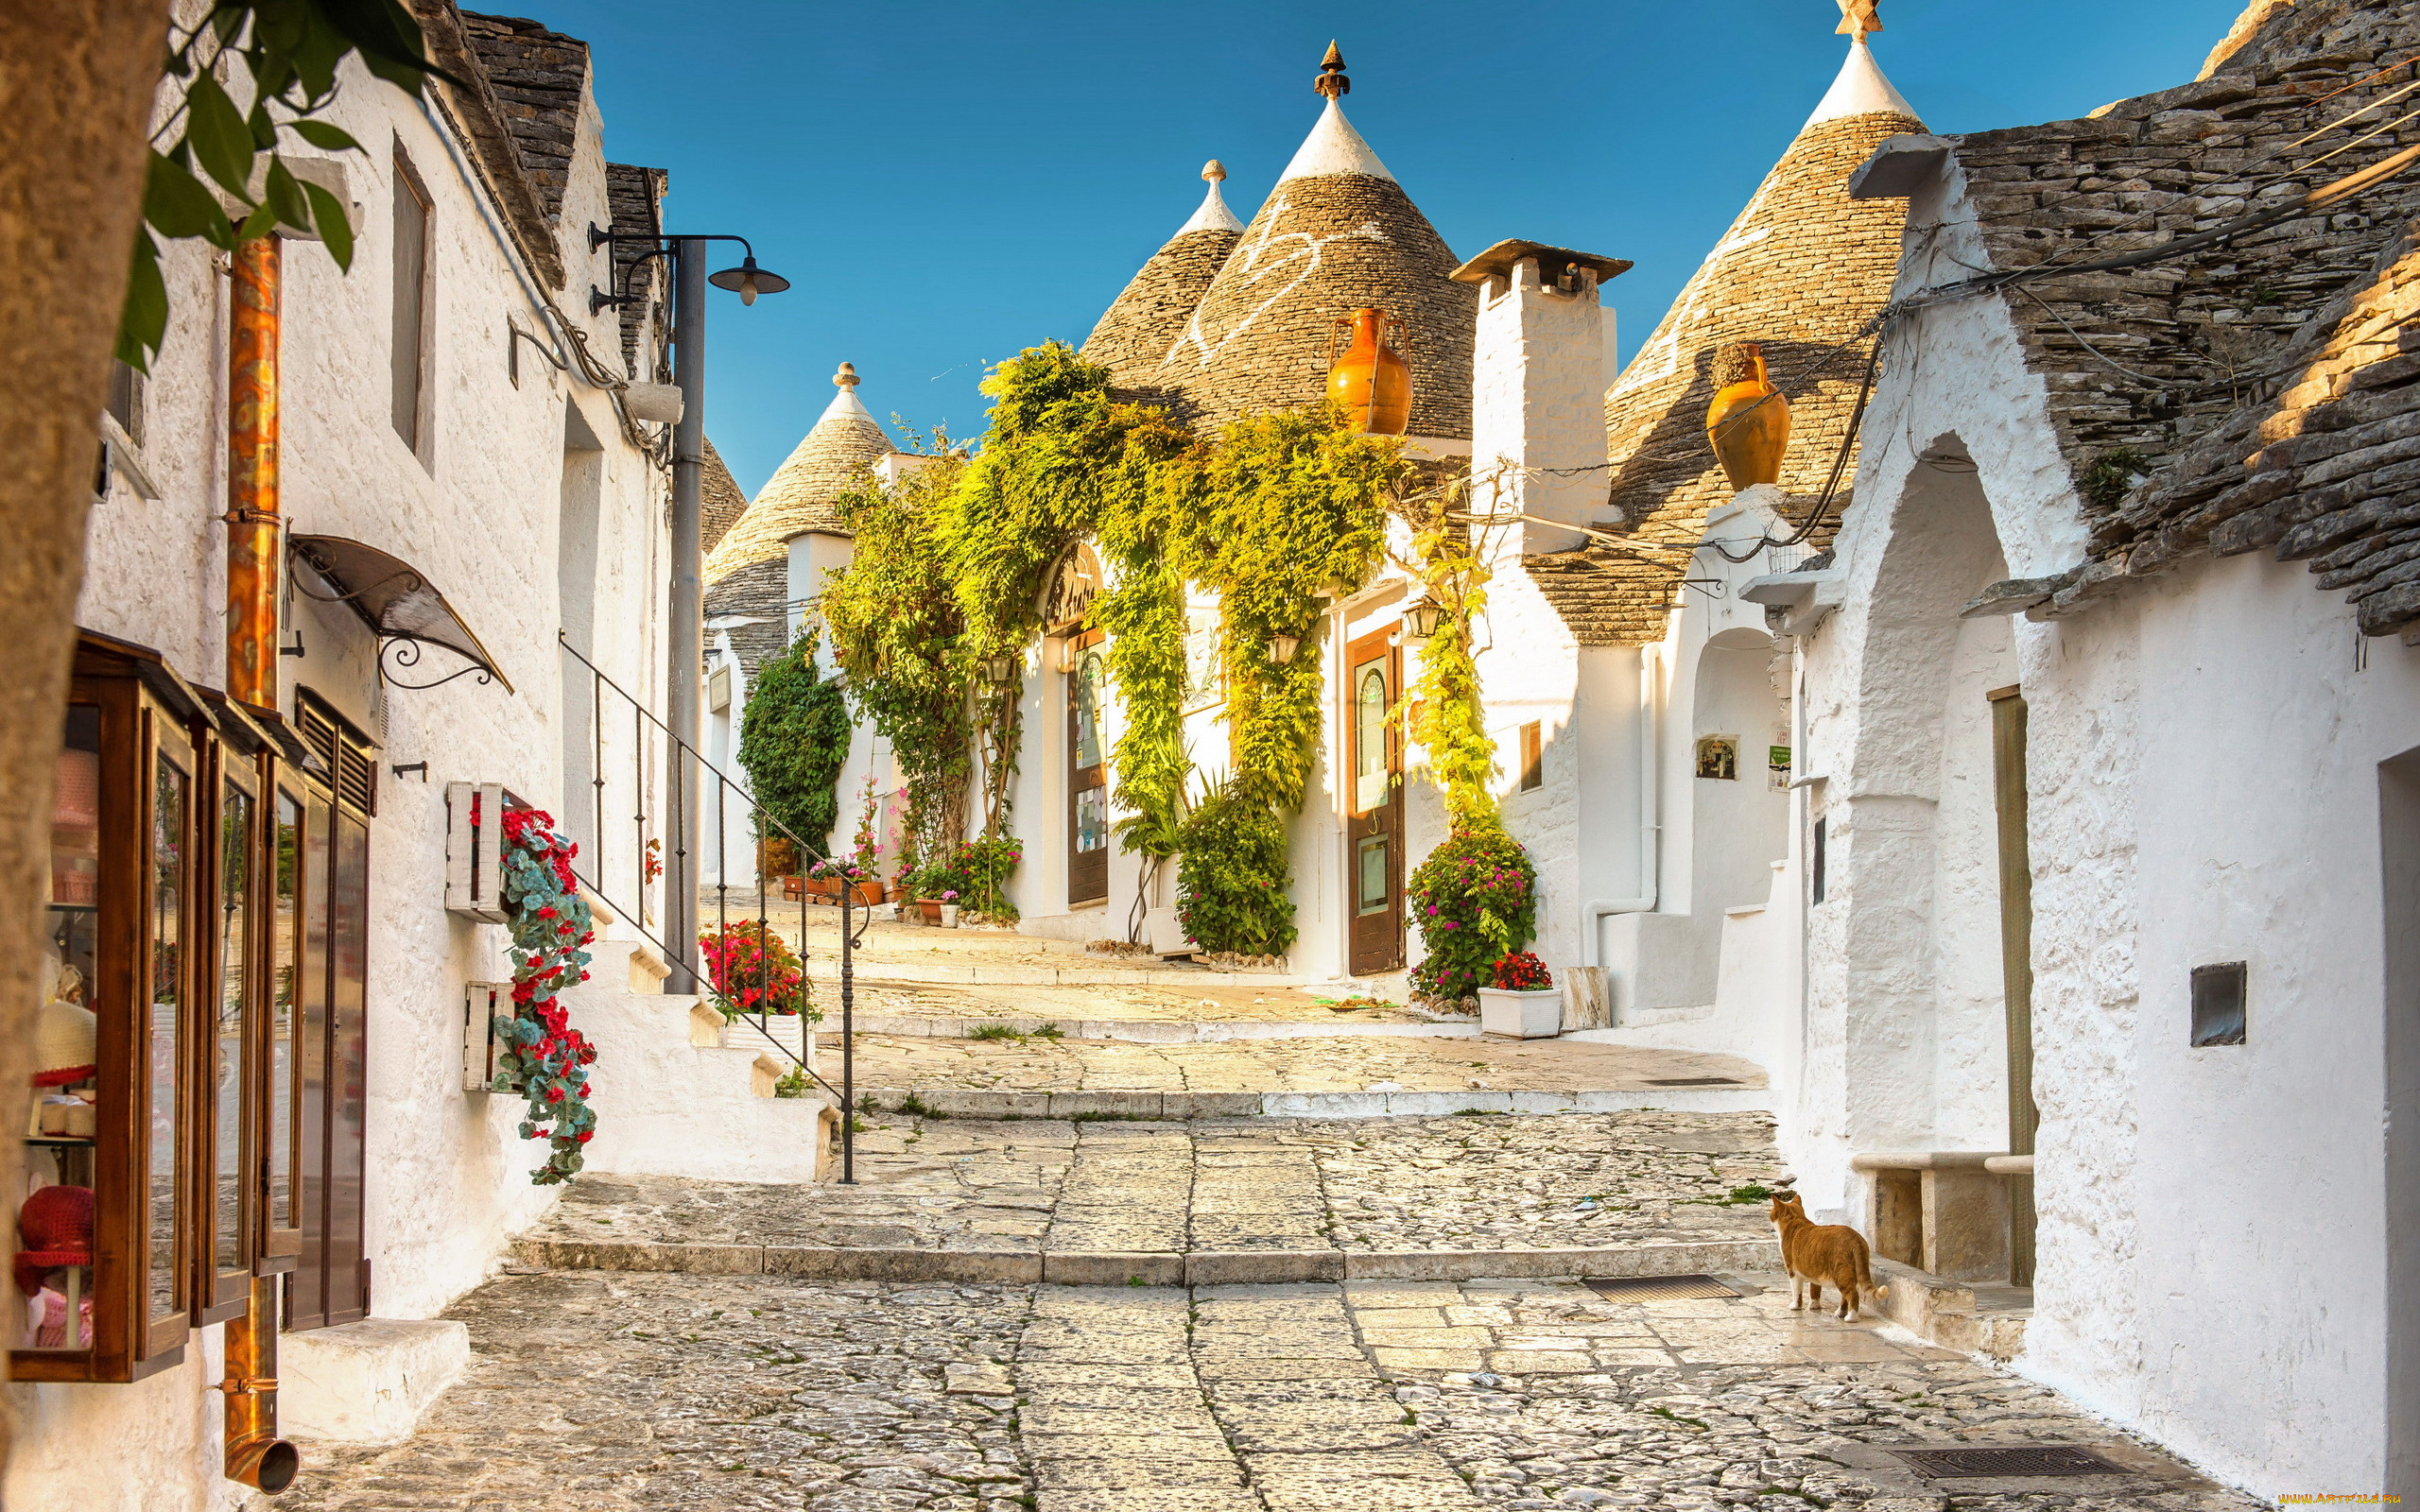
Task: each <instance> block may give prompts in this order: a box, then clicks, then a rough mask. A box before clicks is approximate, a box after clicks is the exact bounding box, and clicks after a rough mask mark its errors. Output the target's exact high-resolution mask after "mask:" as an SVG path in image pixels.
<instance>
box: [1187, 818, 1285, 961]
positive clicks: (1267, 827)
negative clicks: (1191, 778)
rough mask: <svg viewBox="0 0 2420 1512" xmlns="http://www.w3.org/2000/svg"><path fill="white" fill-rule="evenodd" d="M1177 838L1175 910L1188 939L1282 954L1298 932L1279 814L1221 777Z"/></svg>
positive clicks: (1215, 947) (1244, 951) (1211, 947)
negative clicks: (1179, 845) (1178, 847)
mask: <svg viewBox="0 0 2420 1512" xmlns="http://www.w3.org/2000/svg"><path fill="white" fill-rule="evenodd" d="M1178 838H1179V840H1180V841H1181V843H1182V847H1183V850H1182V852H1181V854H1180V855H1179V858H1178V860H1177V871H1176V917H1177V919H1178V921H1179V922H1181V923H1182V924H1184V932H1185V934H1186V935H1188V936H1191V937H1192V939H1193V942H1194V943H1195V944H1197V945H1199V946H1201V948H1202V949H1203V950H1205V951H1224V952H1230V953H1233V954H1237V955H1279V954H1284V953H1285V950H1286V947H1288V945H1291V944H1293V943H1294V933H1295V932H1294V900H1293V894H1292V892H1291V887H1292V884H1293V876H1292V873H1291V871H1290V870H1289V868H1288V867H1287V864H1286V849H1287V847H1286V821H1285V819H1284V817H1283V816H1280V815H1278V814H1277V813H1276V812H1274V811H1273V810H1271V808H1270V807H1269V806H1268V805H1267V804H1266V803H1256V802H1253V801H1252V800H1251V799H1248V798H1246V797H1244V796H1243V795H1242V794H1241V793H1240V792H1239V791H1238V790H1237V789H1236V788H1235V787H1234V786H1233V785H1231V784H1229V783H1226V782H1221V783H1219V785H1218V786H1216V787H1214V788H1212V789H1211V790H1210V791H1209V793H1208V794H1207V795H1205V796H1204V797H1203V798H1202V799H1201V802H1200V803H1198V804H1196V805H1195V806H1194V810H1193V812H1192V813H1191V814H1190V815H1188V816H1186V817H1185V820H1184V824H1183V826H1182V827H1181V828H1180V829H1179V831H1178Z"/></svg>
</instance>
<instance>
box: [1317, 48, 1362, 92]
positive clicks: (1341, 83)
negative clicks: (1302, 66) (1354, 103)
mask: <svg viewBox="0 0 2420 1512" xmlns="http://www.w3.org/2000/svg"><path fill="white" fill-rule="evenodd" d="M1311 88H1312V90H1313V91H1314V92H1316V93H1318V94H1324V95H1326V96H1327V97H1328V98H1329V99H1331V100H1334V99H1340V98H1341V97H1343V96H1344V95H1347V94H1352V93H1353V80H1351V79H1349V78H1347V77H1344V54H1342V53H1341V52H1339V51H1338V50H1337V46H1336V43H1335V41H1334V40H1333V39H1331V40H1330V41H1329V42H1328V44H1327V56H1326V57H1324V58H1322V59H1321V60H1320V77H1319V78H1318V79H1317V80H1316V81H1314V82H1313V83H1312V85H1311Z"/></svg>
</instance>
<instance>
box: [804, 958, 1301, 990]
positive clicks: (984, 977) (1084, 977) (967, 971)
mask: <svg viewBox="0 0 2420 1512" xmlns="http://www.w3.org/2000/svg"><path fill="white" fill-rule="evenodd" d="M807 974H808V975H809V976H811V977H813V978H814V979H815V981H816V983H817V985H818V986H819V987H823V988H832V989H833V990H835V991H837V990H838V988H839V983H840V964H839V962H838V960H836V959H834V958H833V954H832V953H831V951H830V950H828V949H824V950H820V951H818V952H817V954H816V955H815V957H814V959H813V961H812V962H811V963H810V964H809V966H808V970H807ZM850 974H851V975H853V976H854V977H855V978H856V980H858V981H860V982H880V983H882V984H883V985H885V986H886V987H913V986H917V985H919V984H921V985H924V986H926V987H1173V988H1184V987H1238V986H1247V985H1248V986H1251V987H1255V988H1263V987H1319V986H1322V985H1323V984H1324V983H1325V982H1326V978H1324V977H1317V976H1295V975H1290V974H1288V973H1287V972H1283V971H1220V970H1219V969H1218V968H1216V967H1188V968H1184V969H1180V970H1171V969H1167V968H1162V969H1161V970H1158V971H1152V970H1150V969H1148V968H1144V967H1135V966H927V965H923V964H921V963H916V962H904V961H859V962H857V963H856V964H855V965H854V966H853V967H852V968H851V972H850Z"/></svg>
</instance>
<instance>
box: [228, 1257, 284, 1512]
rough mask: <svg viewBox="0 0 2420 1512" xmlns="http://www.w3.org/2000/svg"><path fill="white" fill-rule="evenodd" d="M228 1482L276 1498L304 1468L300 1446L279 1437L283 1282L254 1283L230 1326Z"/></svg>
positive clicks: (265, 1278)
mask: <svg viewBox="0 0 2420 1512" xmlns="http://www.w3.org/2000/svg"><path fill="white" fill-rule="evenodd" d="M218 1389H219V1390H221V1391H223V1392H225V1393H226V1394H227V1478H228V1479H229V1480H231V1481H241V1482H243V1483H244V1484H245V1485H246V1486H259V1487H260V1488H261V1489H262V1490H264V1491H267V1492H268V1493H269V1494H270V1495H271V1496H274V1495H276V1494H277V1493H278V1492H280V1491H283V1490H285V1488H286V1487H287V1486H291V1485H293V1484H294V1472H295V1471H296V1470H298V1469H302V1455H300V1454H298V1453H296V1452H295V1449H294V1446H293V1445H292V1444H289V1443H287V1442H286V1441H285V1439H283V1438H280V1437H278V1436H277V1281H276V1280H275V1279H274V1278H272V1277H268V1276H255V1277H253V1278H252V1296H251V1302H250V1303H249V1304H248V1305H247V1306H246V1307H245V1309H244V1312H243V1314H242V1315H241V1316H239V1317H233V1318H230V1319H229V1320H228V1322H227V1379H226V1380H224V1381H221V1382H220V1383H218Z"/></svg>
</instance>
